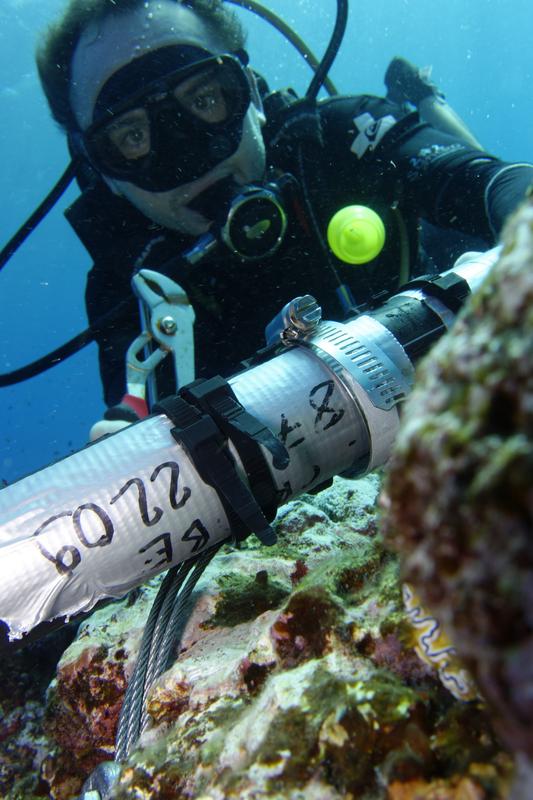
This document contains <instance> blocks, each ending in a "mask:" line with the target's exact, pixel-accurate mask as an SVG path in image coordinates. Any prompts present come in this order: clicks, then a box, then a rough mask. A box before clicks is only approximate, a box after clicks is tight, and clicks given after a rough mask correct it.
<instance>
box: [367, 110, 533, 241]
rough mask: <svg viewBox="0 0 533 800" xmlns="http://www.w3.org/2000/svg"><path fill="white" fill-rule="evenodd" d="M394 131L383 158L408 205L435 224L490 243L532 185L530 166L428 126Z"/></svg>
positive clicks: (405, 126) (385, 144)
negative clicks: (399, 184) (475, 148)
mask: <svg viewBox="0 0 533 800" xmlns="http://www.w3.org/2000/svg"><path fill="white" fill-rule="evenodd" d="M402 127H403V129H404V130H403V131H402ZM398 128H399V130H397V131H391V133H390V136H388V137H386V138H385V139H384V141H383V145H382V148H383V151H382V156H383V155H386V159H387V162H388V164H393V165H394V172H395V173H396V174H397V176H398V178H399V180H400V183H401V186H402V190H403V197H404V201H406V203H407V204H408V206H410V207H411V208H412V209H413V210H414V211H415V212H416V213H417V215H419V216H421V217H423V218H425V219H427V220H428V221H429V222H431V223H433V224H435V225H438V226H440V227H444V228H455V229H457V230H461V231H463V232H465V233H468V234H471V235H474V236H481V237H483V238H484V239H485V240H486V241H488V242H494V241H495V240H496V239H497V237H498V235H499V233H500V231H501V228H502V225H503V223H504V221H505V219H506V217H507V216H508V215H509V214H510V213H511V212H512V211H513V210H514V209H515V208H516V206H517V205H518V203H519V202H520V201H521V200H522V199H523V198H524V196H525V193H526V191H527V189H528V187H529V186H530V185H531V184H532V183H533V165H531V164H527V163H505V162H503V161H500V160H499V159H497V158H495V157H494V156H491V155H489V154H488V153H484V152H481V151H479V150H474V149H472V148H470V147H469V146H468V145H466V144H464V143H463V142H461V141H459V140H457V139H455V138H453V137H451V136H448V135H447V134H445V133H441V132H440V131H438V130H436V129H434V128H431V127H430V126H429V125H425V124H419V123H417V124H414V125H413V124H412V123H411V122H410V120H403V121H402V122H400V123H399V125H398ZM387 139H388V141H387Z"/></svg>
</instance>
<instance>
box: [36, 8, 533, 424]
mask: <svg viewBox="0 0 533 800" xmlns="http://www.w3.org/2000/svg"><path fill="white" fill-rule="evenodd" d="M244 44H245V34H244V31H243V28H242V26H241V25H240V23H239V21H238V19H237V18H236V16H235V15H234V14H233V13H232V12H231V11H230V10H229V8H228V5H227V3H223V2H218V1H216V2H211V1H210V2H207V0H190V2H188V3H186V4H182V3H179V2H175V0H158V2H144V0H69V2H68V4H67V7H66V10H65V12H64V14H63V16H62V17H61V18H60V19H59V20H58V21H57V22H56V23H55V24H53V25H52V26H51V27H50V29H49V30H48V32H47V35H46V37H45V38H44V40H43V42H42V44H41V45H40V48H39V50H38V55H37V63H38V68H39V75H40V78H41V82H42V85H43V88H44V91H45V93H46V96H47V99H48V102H49V105H50V109H51V112H52V115H53V117H54V119H55V120H56V121H57V122H58V123H59V124H60V126H61V127H62V128H63V130H64V131H65V133H66V135H67V137H68V141H69V146H70V149H71V152H72V153H73V154H74V155H75V156H76V157H77V158H78V163H80V161H79V159H81V163H82V167H81V171H80V170H79V171H78V180H79V183H80V185H81V186H82V189H83V191H82V194H81V197H80V198H79V199H78V200H77V201H76V202H75V203H74V204H73V205H72V207H71V208H70V209H69V210H68V211H67V214H66V215H67V218H68V220H69V222H70V223H71V225H72V226H73V228H74V230H75V231H76V233H77V235H78V236H79V238H80V239H81V241H82V243H83V244H84V246H85V247H86V249H87V250H88V251H89V253H90V255H91V256H92V258H93V260H94V266H93V267H92V269H91V271H90V273H89V276H88V281H87V288H86V306H87V313H88V317H89V320H90V322H91V324H92V325H93V328H94V329H95V331H96V339H97V343H98V347H99V363H100V372H101V377H102V382H103V387H104V398H105V403H106V405H107V406H108V411H107V412H106V414H105V417H106V419H105V420H104V421H102V422H101V423H99V424H98V425H97V427H96V428H95V429H94V430H93V433H92V438H96V437H97V436H99V435H102V434H103V433H106V432H109V431H113V430H115V429H117V428H119V427H121V426H122V425H125V424H128V423H129V422H131V421H133V420H136V419H138V418H139V416H141V417H142V416H143V415H144V414H145V411H146V409H145V408H144V406H143V404H142V403H138V402H131V400H130V399H129V396H128V394H127V387H126V368H125V356H126V353H127V350H128V347H129V345H130V344H131V342H132V341H133V340H134V339H135V337H136V336H137V335H138V334H139V332H140V330H142V320H140V318H139V310H138V306H137V304H136V300H135V298H134V296H133V294H132V291H131V280H132V276H133V275H134V274H136V273H137V272H139V271H140V270H142V269H145V268H149V269H150V270H157V271H158V272H159V273H164V274H166V275H167V276H168V277H169V278H171V279H172V280H175V281H177V283H178V284H179V286H180V287H181V288H182V289H183V292H184V298H185V299H184V302H187V303H190V304H191V306H192V309H193V311H194V315H195V322H194V349H195V354H194V360H195V365H194V374H195V376H196V377H205V376H209V375H212V374H215V373H220V374H222V375H229V374H231V373H232V372H234V371H235V369H236V368H237V366H238V365H239V363H240V362H241V361H242V360H243V359H245V358H246V357H248V356H250V355H251V353H253V352H254V350H256V349H257V348H258V347H260V346H261V345H262V343H263V331H264V326H265V323H266V322H268V320H269V319H271V318H272V317H273V316H274V314H275V313H276V312H277V311H278V310H279V307H280V305H281V304H283V303H284V302H286V301H288V300H289V299H290V298H292V297H295V296H299V295H305V294H311V295H314V296H315V297H318V298H319V299H320V302H321V305H322V307H323V309H324V315H325V316H326V317H329V318H332V319H344V318H346V316H347V315H348V314H353V313H355V312H356V311H358V310H360V309H364V308H365V307H372V305H375V304H376V303H378V302H379V301H380V299H382V298H383V297H385V296H387V294H390V293H391V292H393V291H395V290H397V289H398V287H399V286H400V285H402V284H403V283H405V282H406V281H407V280H409V278H410V277H412V276H414V275H417V274H420V273H424V272H427V271H428V263H427V259H424V258H423V257H422V256H421V250H420V247H419V241H418V234H419V226H420V221H421V220H425V221H427V222H428V223H430V224H431V225H433V226H437V227H438V228H440V229H456V230H457V231H460V232H462V233H463V234H465V235H467V236H476V237H479V238H480V239H482V240H483V241H484V242H485V243H486V247H490V246H491V245H493V244H494V242H495V240H496V239H497V237H498V234H499V232H500V230H501V227H502V224H503V222H504V220H505V218H506V217H507V215H508V214H509V213H510V212H511V211H512V210H513V209H514V208H515V206H516V205H517V204H518V203H519V201H520V200H521V199H522V198H523V197H524V195H525V192H526V189H527V187H528V186H529V185H530V184H531V182H532V180H533V167H532V166H531V165H529V164H513V163H511V164H508V163H503V162H502V161H500V160H498V159H497V158H495V157H494V156H492V155H489V154H487V153H486V152H483V151H482V150H481V149H480V148H479V147H477V146H476V145H477V143H476V142H475V140H473V139H471V140H470V141H467V140H465V137H462V138H459V137H458V136H454V135H453V132H452V133H445V132H443V131H442V130H438V129H436V128H435V127H432V126H431V125H429V124H428V123H426V122H423V121H422V120H421V118H420V116H419V114H418V113H416V112H413V106H410V105H409V103H408V102H407V101H409V100H411V101H412V102H414V103H420V104H421V105H422V103H423V101H424V100H426V101H427V102H428V103H429V104H430V105H432V106H433V110H435V104H436V105H437V106H438V103H439V97H438V94H437V91H436V89H435V87H434V86H433V85H432V84H431V83H429V81H427V80H425V79H424V77H423V76H421V75H420V74H419V73H418V72H417V71H416V69H414V68H412V67H411V65H409V64H408V63H407V62H401V61H400V60H396V61H395V62H394V63H393V65H391V70H390V71H389V74H388V84H389V97H388V99H383V98H380V97H374V96H370V95H361V96H334V97H331V98H327V99H324V100H317V99H316V94H317V92H318V90H319V88H320V85H319V84H316V83H315V85H314V86H313V85H312V86H311V87H310V89H309V91H308V92H307V94H306V96H304V97H303V98H300V99H299V98H297V97H296V96H295V95H294V93H293V92H292V91H290V90H288V91H280V92H269V90H268V87H267V86H266V84H265V81H264V80H263V79H262V78H261V77H260V76H259V75H257V74H256V73H255V72H254V71H253V69H252V68H251V67H250V66H249V64H248V56H247V54H246V52H245V50H244ZM437 111H438V108H437ZM452 131H453V129H452ZM354 203H355V204H358V205H362V206H363V207H365V208H366V209H367V211H368V213H367V212H366V211H365V212H364V216H365V215H366V216H365V218H364V219H363V222H362V224H363V227H364V226H366V227H367V228H368V227H370V228H371V229H372V228H376V231H374V230H372V231H371V232H370V239H371V246H370V248H369V249H367V250H365V248H363V252H362V253H361V252H359V250H357V247H356V248H355V249H356V250H357V252H355V253H354V252H352V250H351V249H350V247H349V246H348V247H346V245H345V241H344V240H343V235H342V233H341V235H340V239H339V241H338V242H337V243H336V242H335V241H334V239H335V236H333V237H332V236H331V235H330V236H329V238H328V225H329V223H330V221H331V219H332V217H333V216H334V215H335V213H336V212H337V211H338V210H339V209H342V208H343V207H346V206H351V205H353V204H354ZM265 209H266V210H265ZM372 214H374V216H372ZM375 215H378V217H379V219H377V221H376V217H375ZM341 228H342V223H341ZM337 238H339V237H337ZM355 238H356V239H357V236H356V237H355ZM219 242H222V243H221V244H219ZM343 242H344V244H343ZM465 242H466V240H465ZM464 249H468V246H467V245H466V243H465V245H464ZM184 254H185V256H184ZM448 266H449V263H439V264H437V265H436V267H437V268H438V269H443V268H446V267H448ZM433 269H435V267H433ZM127 298H130V302H129V305H128V308H127V313H126V314H124V315H123V316H122V318H121V319H120V322H116V321H115V320H112V321H111V322H109V323H108V324H101V318H102V317H105V315H106V314H107V313H108V312H110V311H111V310H112V309H113V308H114V307H115V306H117V304H118V303H120V302H124V301H125V299H127ZM167 361H168V360H167ZM169 367H170V365H169V364H168V363H167V362H163V363H162V364H160V365H159V366H158V367H157V370H156V375H157V394H158V395H159V396H165V395H167V394H170V393H172V392H173V391H175V388H176V387H175V384H173V380H174V379H173V376H172V374H171V370H170V369H169ZM180 384H181V382H180Z"/></svg>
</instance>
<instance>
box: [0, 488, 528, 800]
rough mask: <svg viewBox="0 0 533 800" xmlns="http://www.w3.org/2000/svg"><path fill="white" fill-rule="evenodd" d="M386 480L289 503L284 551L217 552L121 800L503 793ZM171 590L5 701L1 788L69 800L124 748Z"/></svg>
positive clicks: (90, 636)
mask: <svg viewBox="0 0 533 800" xmlns="http://www.w3.org/2000/svg"><path fill="white" fill-rule="evenodd" d="M379 487H380V477H379V476H378V475H371V476H368V477H367V478H365V479H363V480H358V481H353V480H344V479H341V478H338V479H336V480H335V482H334V484H333V486H332V487H331V488H330V489H328V490H326V491H324V492H322V493H321V494H319V495H316V496H304V497H302V498H301V499H299V500H297V501H294V502H292V503H290V504H288V505H287V506H286V507H284V508H283V509H281V511H280V512H279V515H278V519H277V522H276V530H277V533H278V537H279V542H278V544H277V545H275V546H274V547H272V548H269V549H268V550H267V549H265V548H264V547H262V546H261V545H260V544H259V543H258V542H257V541H256V540H255V538H253V537H250V538H249V539H248V540H247V541H246V542H245V543H244V544H243V546H242V547H241V549H229V548H228V549H226V550H224V551H222V552H221V553H219V554H218V555H217V556H216V557H215V559H214V560H213V562H212V563H211V565H210V566H209V568H208V570H207V571H206V573H205V575H204V576H203V578H202V582H201V584H199V586H198V588H197V591H196V592H195V594H194V595H193V597H192V602H191V608H190V616H189V620H188V623H187V626H186V628H185V631H184V634H183V638H182V642H181V653H180V655H179V658H177V659H176V661H175V663H174V665H173V666H172V667H171V669H169V670H168V671H167V672H166V673H164V674H163V675H162V676H161V678H160V679H159V681H158V682H157V684H156V685H155V686H154V688H153V691H152V692H151V695H150V699H149V705H148V710H149V714H150V726H149V729H148V730H146V731H145V733H144V734H143V736H142V738H141V740H140V742H139V747H138V749H137V750H136V751H135V752H134V753H133V754H132V755H131V757H130V759H129V760H128V762H127V763H126V764H125V765H124V767H123V769H122V774H121V777H120V781H119V783H118V785H117V787H116V790H115V794H114V795H113V797H114V798H116V800H126V799H127V800H133V799H134V798H135V800H138V799H139V798H143V800H167V798H176V800H177V799H178V798H198V800H208V799H209V800H222V799H223V798H250V799H252V798H253V799H254V800H259V798H280V800H281V798H284V799H285V798H287V800H296V799H297V798H298V799H300V798H302V799H303V798H304V797H305V798H311V799H312V798H316V799H317V800H319V799H320V800H341V799H342V800H344V799H349V798H368V800H370V798H388V799H390V800H409V799H412V800H414V798H417V800H437V799H438V800H485V799H486V800H488V799H489V798H505V797H506V793H507V789H508V786H509V782H510V779H511V774H512V761H511V759H510V757H509V756H508V755H507V754H506V753H505V752H504V751H503V750H502V748H501V745H500V743H499V742H498V740H497V738H496V737H495V735H494V733H493V731H492V728H491V724H490V721H489V719H488V717H487V715H486V713H485V711H484V709H483V705H482V703H481V702H480V701H479V700H474V701H471V702H468V703H463V702H460V701H458V700H456V699H455V698H454V697H453V696H452V695H451V694H450V693H449V692H448V691H447V690H446V689H445V688H444V686H443V684H442V683H441V681H440V679H439V677H438V674H437V671H436V670H435V669H433V668H432V667H430V666H428V665H427V664H425V663H423V662H422V661H421V660H420V659H419V658H418V656H417V655H416V654H415V652H414V650H413V647H412V645H413V643H414V641H415V638H414V635H413V631H412V628H411V626H410V624H409V622H408V620H407V617H406V614H405V611H404V607H403V603H402V593H401V585H400V582H399V575H398V573H399V566H398V559H397V557H396V555H394V554H392V553H391V552H390V551H388V550H386V549H385V547H384V545H383V543H382V540H381V538H380V536H379V534H378V532H377V515H376V506H377V496H378V492H379ZM157 583H158V581H154V582H153V583H152V584H151V585H148V586H145V587H143V588H142V589H141V590H139V591H137V592H136V593H135V594H134V595H133V596H130V597H129V598H128V599H126V600H124V601H123V602H121V603H115V604H113V605H110V606H107V607H106V608H104V609H101V610H100V611H98V612H96V613H95V614H94V615H93V616H92V617H91V618H90V619H89V620H87V621H86V622H84V623H83V624H82V626H81V627H80V630H79V632H78V635H77V638H76V639H75V640H74V641H73V642H72V644H71V645H70V646H69V647H68V648H67V649H66V651H65V652H64V654H63V656H62V658H61V661H60V663H59V666H58V670H57V675H56V677H55V678H54V680H53V681H52V682H51V684H50V686H49V688H48V690H47V692H46V702H45V708H44V709H43V707H42V704H41V705H39V704H38V703H37V702H35V704H34V706H35V707H36V708H38V712H35V713H34V714H33V717H32V713H33V712H32V710H31V709H32V708H34V706H28V705H26V706H23V705H22V703H21V698H20V697H18V698H17V697H15V696H14V695H13V694H12V693H11V692H7V695H10V694H11V700H10V699H9V697H8V696H5V697H4V696H3V697H2V702H3V703H4V704H6V703H7V704H8V705H7V706H4V708H5V709H7V708H8V706H9V703H10V702H12V704H14V706H15V707H16V714H17V715H18V716H17V719H20V720H24V722H22V721H21V722H20V725H19V727H18V728H17V727H16V726H13V725H12V724H10V723H9V722H8V723H7V725H5V726H4V728H3V729H2V733H3V735H2V737H1V739H2V741H1V742H0V747H1V748H2V750H1V752H0V762H1V763H2V768H1V769H0V791H1V792H3V794H2V796H5V797H9V798H13V800H19V798H20V800H22V799H23V798H24V800H29V799H30V798H37V797H41V798H42V797H50V798H54V800H69V799H70V798H73V797H75V796H76V793H77V792H78V791H79V789H80V787H81V784H82V782H83V780H84V778H85V777H86V776H87V775H88V774H89V773H90V772H91V770H92V769H93V768H94V767H95V766H96V765H97V764H98V763H99V762H101V761H105V760H109V759H110V758H112V756H113V745H114V734H115V730H116V725H117V718H118V712H119V707H120V702H121V698H122V696H123V693H124V689H125V685H126V682H127V679H128V677H129V675H130V674H131V671H132V668H133V665H134V662H135V658H136V654H137V652H138V648H139V643H140V638H141V635H142V629H143V625H144V623H145V620H146V617H147V614H148V611H149V607H150V604H151V601H152V600H153V597H154V595H155V592H156V589H157ZM18 657H20V654H19V655H18ZM4 669H5V670H8V669H9V665H8V664H5V665H4ZM11 674H12V673H11ZM4 719H6V720H10V719H11V717H9V716H7V717H4ZM32 719H33V722H32ZM17 754H22V755H24V754H25V755H24V758H25V762H24V764H23V763H22V761H20V765H21V766H20V768H17V767H16V766H15V765H16V763H17V757H18V755H17Z"/></svg>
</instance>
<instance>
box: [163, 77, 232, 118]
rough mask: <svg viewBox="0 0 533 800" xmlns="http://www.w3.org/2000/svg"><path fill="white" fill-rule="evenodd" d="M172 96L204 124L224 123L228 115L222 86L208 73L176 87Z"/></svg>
mask: <svg viewBox="0 0 533 800" xmlns="http://www.w3.org/2000/svg"><path fill="white" fill-rule="evenodd" d="M174 96H175V97H176V99H177V100H178V101H179V102H180V105H181V106H182V107H183V108H184V109H186V110H187V111H189V112H191V113H192V114H194V116H195V117H198V119H201V120H203V121H204V122H212V123H217V122H224V120H225V119H226V118H227V115H228V108H227V104H226V99H225V96H224V93H223V91H222V86H221V84H220V81H219V80H217V78H215V77H213V76H212V75H211V74H210V73H208V74H207V75H197V76H195V77H194V78H192V79H191V80H190V81H184V83H183V84H181V85H180V86H178V87H177V89H176V90H175V92H174Z"/></svg>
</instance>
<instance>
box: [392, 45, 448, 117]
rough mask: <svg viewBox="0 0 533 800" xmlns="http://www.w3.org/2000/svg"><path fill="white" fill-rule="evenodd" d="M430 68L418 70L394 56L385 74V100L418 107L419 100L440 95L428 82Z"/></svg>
mask: <svg viewBox="0 0 533 800" xmlns="http://www.w3.org/2000/svg"><path fill="white" fill-rule="evenodd" d="M429 73H430V68H428V67H423V68H419V67H417V66H415V65H414V64H411V62H410V61H407V60H406V59H405V58H400V57H399V56H396V58H393V59H392V61H391V62H390V64H389V66H388V67H387V72H386V73H385V86H386V87H387V99H388V100H392V102H393V103H399V104H400V105H402V104H403V103H412V105H414V106H418V104H419V103H420V101H421V100H424V98H426V97H430V96H431V95H434V96H437V95H440V96H442V95H441V93H440V91H439V89H438V88H437V86H436V85H435V84H434V83H431V81H430V80H429Z"/></svg>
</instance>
